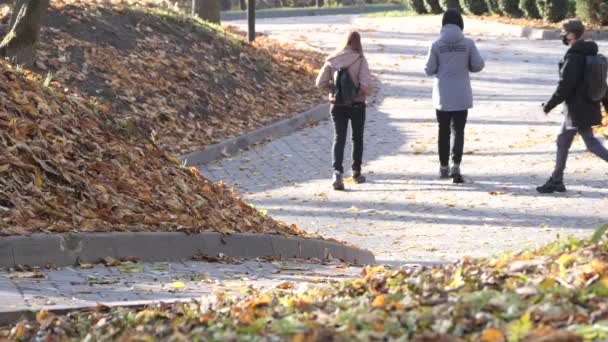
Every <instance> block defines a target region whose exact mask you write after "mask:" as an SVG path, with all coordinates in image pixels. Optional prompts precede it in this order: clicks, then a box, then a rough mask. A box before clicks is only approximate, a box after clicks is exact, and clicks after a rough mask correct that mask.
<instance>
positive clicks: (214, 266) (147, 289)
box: [0, 260, 361, 326]
mask: <svg viewBox="0 0 608 342" xmlns="http://www.w3.org/2000/svg"><path fill="white" fill-rule="evenodd" d="M360 272H361V269H360V268H358V267H351V266H349V265H346V264H342V263H340V262H330V263H323V264H321V263H308V262H293V261H273V262H268V261H256V260H243V262H242V263H239V264H226V263H217V262H213V263H207V262H200V261H185V262H181V263H175V262H173V263H143V264H135V265H128V264H127V266H118V267H115V266H104V265H103V264H99V265H96V266H95V268H92V269H81V268H79V267H63V268H60V269H56V270H41V271H39V272H38V275H39V276H40V278H31V277H28V276H31V275H32V272H10V271H2V272H0V326H1V325H2V324H3V321H5V320H7V319H8V318H10V317H12V315H11V316H7V314H8V313H10V312H17V311H23V310H40V309H42V308H46V309H55V310H57V309H67V308H83V307H95V306H96V305H97V303H103V304H106V305H133V304H140V303H145V302H151V301H164V302H170V301H175V300H185V299H190V298H195V299H199V300H201V299H202V300H207V299H209V298H210V297H212V295H215V294H218V293H223V294H225V295H232V296H240V295H244V294H246V293H247V292H248V291H250V290H251V289H267V288H272V287H275V286H277V285H278V284H281V283H284V282H288V283H290V284H292V285H293V288H294V289H298V288H300V287H306V286H308V285H310V284H313V283H314V284H323V283H328V282H332V281H338V280H341V279H347V278H354V277H356V276H358V275H359V273H360Z"/></svg>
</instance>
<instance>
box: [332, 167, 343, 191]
mask: <svg viewBox="0 0 608 342" xmlns="http://www.w3.org/2000/svg"><path fill="white" fill-rule="evenodd" d="M333 180H334V182H333V184H332V186H333V187H334V190H344V182H343V181H342V172H340V171H334V176H333Z"/></svg>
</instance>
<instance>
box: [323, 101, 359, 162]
mask: <svg viewBox="0 0 608 342" xmlns="http://www.w3.org/2000/svg"><path fill="white" fill-rule="evenodd" d="M330 113H331V118H332V120H333V122H334V144H333V167H334V171H339V172H341V173H342V172H344V168H343V167H342V161H343V160H344V146H345V145H346V134H347V132H348V121H349V120H350V123H351V126H352V130H353V132H352V138H353V165H352V170H353V171H355V172H361V163H362V159H363V128H364V126H365V104H363V103H362V104H355V105H352V106H331V108H330Z"/></svg>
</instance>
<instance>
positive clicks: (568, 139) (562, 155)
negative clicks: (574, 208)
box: [551, 121, 608, 182]
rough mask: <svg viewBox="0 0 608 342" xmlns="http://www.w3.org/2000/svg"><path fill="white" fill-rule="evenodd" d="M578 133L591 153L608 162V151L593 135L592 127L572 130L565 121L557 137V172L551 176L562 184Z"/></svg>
mask: <svg viewBox="0 0 608 342" xmlns="http://www.w3.org/2000/svg"><path fill="white" fill-rule="evenodd" d="M576 133H578V134H580V135H581V137H582V138H583V141H584V142H585V146H587V150H588V151H589V152H591V153H593V154H595V155H596V156H598V157H600V158H602V159H603V160H604V161H606V162H608V150H607V149H606V148H605V147H604V145H602V143H601V142H600V141H599V140H598V139H597V138H596V137H595V136H594V135H593V129H592V128H591V127H586V128H576V129H572V128H568V124H567V122H566V121H564V123H562V127H561V130H560V133H559V135H558V136H557V158H556V161H555V170H554V171H553V175H552V176H551V177H552V178H553V180H554V181H558V182H561V181H563V179H564V170H565V169H566V161H567V160H568V151H569V150H570V146H572V141H573V140H574V137H575V136H576Z"/></svg>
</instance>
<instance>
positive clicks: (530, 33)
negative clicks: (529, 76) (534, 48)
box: [520, 27, 608, 40]
mask: <svg viewBox="0 0 608 342" xmlns="http://www.w3.org/2000/svg"><path fill="white" fill-rule="evenodd" d="M559 34H560V30H552V29H537V28H532V27H521V35H520V36H521V37H523V38H529V39H538V40H559V39H562V38H561V37H560V35H559ZM583 36H584V38H585V39H592V40H608V30H589V31H585V34H584V35H583Z"/></svg>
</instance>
